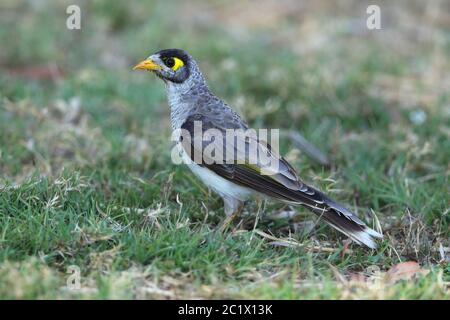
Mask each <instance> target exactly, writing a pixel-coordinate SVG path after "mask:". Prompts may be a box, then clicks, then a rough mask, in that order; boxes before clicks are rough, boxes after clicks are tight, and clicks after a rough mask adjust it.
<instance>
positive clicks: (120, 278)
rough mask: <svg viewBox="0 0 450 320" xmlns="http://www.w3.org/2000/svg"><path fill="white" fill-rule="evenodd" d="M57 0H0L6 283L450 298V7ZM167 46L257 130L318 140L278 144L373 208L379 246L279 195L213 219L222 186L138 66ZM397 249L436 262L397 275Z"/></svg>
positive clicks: (18, 293)
mask: <svg viewBox="0 0 450 320" xmlns="http://www.w3.org/2000/svg"><path fill="white" fill-rule="evenodd" d="M56 3H57V2H54V1H41V2H32V5H29V4H28V2H23V3H21V2H20V1H19V2H17V1H2V4H0V9H1V10H0V17H1V19H0V41H1V43H2V44H3V45H2V50H1V51H0V67H1V69H2V71H1V73H0V297H1V298H13V299H16V298H31V299H36V298H40V299H42V298H75V299H78V298H100V299H103V298H108V299H110V298H139V299H141V298H164V299H165V298H169V299H173V298H275V299H298V298H301V299H304V298H306V299H317V298H327V299H339V298H343V299H361V298H363V299H364V298H375V299H383V298H393V299H408V298H421V299H422V298H423V299H449V298H450V292H449V282H450V265H449V252H448V250H449V249H448V248H449V246H450V244H449V238H450V231H449V225H450V218H449V188H448V176H449V172H450V167H449V159H450V142H449V141H450V139H449V138H450V128H449V124H450V95H449V91H448V88H449V87H450V16H449V14H448V12H449V11H450V10H449V7H448V4H445V3H444V2H442V3H441V4H439V3H438V2H437V1H435V2H430V3H429V4H427V5H426V6H425V4H424V3H422V2H421V1H416V2H411V1H408V2H406V1H404V2H402V1H399V2H396V4H395V5H393V4H390V3H388V2H383V1H380V6H381V8H382V23H383V25H382V27H383V29H382V30H377V31H369V30H367V29H366V28H365V18H366V13H365V10H366V8H367V4H366V3H364V2H363V3H361V2H360V1H358V2H357V1H354V2H352V1H344V2H341V4H340V5H339V6H337V5H335V6H334V7H331V6H330V5H328V4H326V3H325V2H321V1H318V2H316V1H314V2H313V3H310V4H306V3H303V4H301V5H299V4H298V2H297V1H276V2H275V1H274V2H270V1H258V8H257V10H255V7H254V6H255V3H254V2H252V3H250V2H240V1H230V2H228V1H227V2H212V3H211V4H208V5H206V4H205V3H204V2H200V1H190V2H189V3H187V2H183V3H181V2H167V1H166V2H164V3H162V2H159V3H156V2H151V1H146V2H143V3H141V4H137V3H133V5H130V4H129V3H128V2H119V1H117V2H110V1H99V0H98V1H76V0H74V1H69V2H67V3H64V1H61V2H58V3H59V4H56ZM73 3H77V4H79V5H80V7H81V10H82V30H81V31H70V30H67V29H66V28H65V19H66V14H65V9H66V6H67V5H68V4H73ZM296 4H297V5H296ZM18 22H19V23H18ZM168 47H180V48H184V49H186V50H188V51H189V52H191V53H192V55H193V56H194V57H196V58H197V60H198V61H199V63H200V66H201V68H202V70H203V71H204V73H205V74H206V76H207V78H208V81H209V84H210V86H211V88H212V89H213V91H214V92H215V93H216V94H217V95H219V96H220V97H223V98H224V99H225V100H226V101H227V102H229V104H231V105H232V106H234V107H235V109H236V110H237V111H238V112H239V113H241V114H242V115H244V116H245V117H246V119H247V120H248V122H249V123H250V124H251V125H252V126H254V127H257V128H258V127H269V128H282V129H284V130H295V131H297V132H300V133H301V134H302V135H303V136H305V137H306V138H307V139H308V140H309V141H310V142H312V143H314V144H315V145H317V146H318V148H319V149H320V150H321V151H322V152H324V153H325V154H327V155H328V156H329V158H330V159H331V165H330V166H329V167H323V166H320V165H318V164H317V163H315V162H314V161H312V160H311V159H309V158H308V157H306V156H304V155H301V154H300V152H299V150H297V149H295V147H294V146H293V144H292V143H291V141H289V140H287V139H286V140H284V141H283V143H282V151H283V152H282V153H283V154H285V155H286V158H287V159H289V160H290V161H291V163H292V164H293V166H294V167H295V168H296V169H298V171H299V172H300V173H301V175H302V177H303V179H304V180H305V181H307V182H309V183H311V184H313V185H315V186H317V187H320V188H322V189H323V190H325V191H327V192H328V193H330V194H331V195H332V196H333V197H334V198H336V199H339V200H340V201H341V202H343V203H347V204H348V206H349V207H350V208H351V209H352V210H354V211H356V212H357V213H358V215H359V216H360V217H361V218H362V219H363V220H365V221H367V222H368V223H369V224H370V225H374V224H376V223H377V221H379V224H380V225H381V226H382V228H383V231H384V234H385V241H384V242H383V243H382V244H381V246H380V248H379V250H377V251H370V250H366V249H363V248H361V247H358V246H356V245H350V249H351V251H350V250H348V249H345V248H344V244H343V240H344V239H345V238H344V237H342V236H341V235H340V234H338V233H337V232H335V231H333V230H332V229H331V228H329V227H327V226H325V225H324V224H322V223H321V222H318V221H317V220H316V219H315V218H314V217H313V216H312V215H311V214H309V213H308V212H307V211H305V210H303V209H300V208H289V207H286V206H282V205H278V204H272V203H268V204H267V205H266V206H265V207H263V208H262V209H261V210H259V212H260V215H261V218H260V219H259V221H258V223H257V225H256V227H255V228H254V225H255V216H256V212H258V206H257V205H256V204H255V203H249V204H248V205H247V206H246V209H245V211H244V213H243V215H242V216H241V217H240V219H239V220H240V221H238V222H237V223H236V224H235V225H234V226H233V228H232V229H231V230H229V231H228V232H226V233H224V234H221V233H220V232H218V225H219V224H220V222H221V221H222V220H223V216H224V214H223V209H222V203H221V201H220V199H219V198H218V197H217V196H215V195H214V194H211V193H210V192H209V191H208V190H207V189H206V188H205V187H204V186H202V185H201V184H199V183H198V182H197V180H195V178H194V177H193V176H192V174H191V173H190V172H188V171H187V170H186V168H183V167H181V166H176V165H173V164H172V163H171V161H170V141H169V138H170V129H169V117H168V114H169V110H168V107H167V104H166V100H165V96H164V91H163V86H162V84H161V83H160V81H158V80H157V79H156V78H154V77H152V76H149V75H148V74H142V73H133V72H132V71H131V67H132V66H133V64H135V63H136V62H138V61H140V59H142V58H144V57H146V56H147V55H149V54H150V53H153V52H154V51H156V50H158V49H161V48H168ZM286 211H289V212H291V211H294V213H295V214H294V216H293V217H291V218H283V216H284V215H286ZM291 213H292V212H291ZM290 215H291V214H290ZM269 234H270V235H271V236H273V237H275V238H277V240H273V239H271V238H269V236H268V235H269ZM286 240H291V242H293V243H294V244H292V245H289V246H288V245H286V243H287V242H286ZM318 247H325V249H320V248H318ZM402 261H416V262H418V263H419V264H420V266H421V267H422V268H424V269H426V270H429V271H430V272H429V273H428V274H427V275H426V276H420V277H417V279H413V280H409V281H398V282H395V281H392V279H391V280H389V279H388V278H389V273H386V272H387V271H388V270H390V269H391V267H392V266H394V265H396V264H398V263H400V262H402ZM70 266H78V267H79V268H80V271H81V288H80V289H79V290H71V289H69V288H68V287H67V286H66V282H67V279H68V277H69V276H70V273H67V272H68V269H69V268H70ZM374 271H375V272H374Z"/></svg>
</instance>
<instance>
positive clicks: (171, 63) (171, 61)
mask: <svg viewBox="0 0 450 320" xmlns="http://www.w3.org/2000/svg"><path fill="white" fill-rule="evenodd" d="M163 61H164V64H165V65H166V66H168V67H169V68H172V67H173V66H174V65H175V60H174V59H173V58H165V59H164V60H163Z"/></svg>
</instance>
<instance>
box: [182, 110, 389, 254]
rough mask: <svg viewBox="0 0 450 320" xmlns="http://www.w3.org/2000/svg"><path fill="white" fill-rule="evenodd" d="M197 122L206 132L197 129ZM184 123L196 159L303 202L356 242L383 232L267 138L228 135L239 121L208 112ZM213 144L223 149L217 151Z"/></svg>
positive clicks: (252, 185)
mask: <svg viewBox="0 0 450 320" xmlns="http://www.w3.org/2000/svg"><path fill="white" fill-rule="evenodd" d="M199 123H201V132H202V134H198V133H199V130H198V125H199ZM196 125H197V132H196ZM181 128H182V129H183V130H185V131H184V132H185V134H189V137H188V139H185V138H183V140H182V141H181V143H182V146H183V148H184V150H185V152H186V153H187V154H188V155H189V156H190V158H191V159H192V160H193V161H194V162H195V163H196V164H198V165H200V166H204V167H206V168H208V169H210V170H212V171H213V172H215V173H216V174H217V175H219V176H221V177H222V178H225V179H227V180H229V181H232V182H233V183H236V184H239V185H242V186H245V187H247V188H250V189H253V190H256V191H258V192H260V193H261V194H264V195H267V196H270V197H273V198H275V199H278V200H281V201H285V202H289V203H293V204H302V205H305V206H307V207H308V208H309V209H310V210H311V211H313V212H314V213H316V214H317V215H319V216H321V217H322V218H323V219H324V220H325V221H327V222H328V223H330V224H331V225H332V226H333V227H335V228H336V229H338V230H339V231H341V232H343V233H344V234H346V235H348V236H349V237H351V238H353V239H354V240H355V241H357V242H358V243H361V242H362V243H365V244H366V245H368V246H369V247H375V244H374V242H373V240H372V238H371V237H372V236H374V237H381V235H380V234H378V233H377V232H375V231H373V230H371V229H369V228H367V227H366V226H365V224H364V223H363V222H362V221H361V220H360V219H359V218H358V217H357V216H356V215H354V214H353V213H351V212H350V211H349V210H347V209H346V208H344V207H343V206H341V205H339V204H338V203H336V202H334V201H332V200H331V199H329V198H328V197H327V196H325V195H324V194H323V193H322V192H320V191H318V190H316V189H314V188H312V187H309V186H307V185H306V184H305V183H303V182H302V181H301V180H300V179H299V177H298V175H297V173H296V172H295V170H294V169H293V168H292V167H291V165H290V164H289V163H288V162H287V161H286V160H285V159H283V158H282V157H281V156H280V155H278V154H277V153H276V152H275V151H274V150H272V148H271V147H270V145H269V144H267V143H265V142H264V141H261V140H258V138H257V137H255V136H254V135H251V134H250V135H248V134H243V135H242V134H236V135H235V136H234V138H233V139H230V138H229V136H228V138H227V133H226V130H227V129H240V128H239V126H238V124H233V122H232V123H226V124H225V125H224V124H223V122H222V123H218V121H217V120H215V119H214V118H212V117H208V116H207V115H202V114H194V115H191V116H190V117H188V118H187V119H186V121H185V122H184V123H183V125H182V127H181ZM208 132H209V133H210V134H209V135H208ZM196 133H197V134H196ZM212 150H215V151H218V150H219V151H221V152H219V157H218V156H217V155H218V154H217V152H214V153H212V152H211V151H212ZM255 153H257V154H258V155H260V154H261V155H264V157H263V159H262V158H261V157H259V156H258V157H256V156H255ZM230 159H231V160H232V161H230Z"/></svg>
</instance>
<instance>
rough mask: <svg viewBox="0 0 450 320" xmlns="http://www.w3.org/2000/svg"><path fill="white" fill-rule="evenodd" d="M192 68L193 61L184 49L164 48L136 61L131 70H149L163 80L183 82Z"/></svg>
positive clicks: (193, 66)
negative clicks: (138, 61)
mask: <svg viewBox="0 0 450 320" xmlns="http://www.w3.org/2000/svg"><path fill="white" fill-rule="evenodd" d="M193 68H195V62H194V60H193V59H192V58H191V56H190V55H189V54H188V53H187V52H186V51H184V50H181V49H164V50H161V51H158V52H156V53H155V54H152V55H151V56H149V57H148V58H147V59H145V60H143V61H141V62H140V63H138V64H137V65H136V66H135V67H134V68H133V70H146V71H151V72H154V73H155V74H156V75H157V76H158V77H160V78H161V79H163V80H164V81H169V82H173V83H183V82H184V81H186V80H187V79H188V78H189V76H190V74H191V72H192V69H193Z"/></svg>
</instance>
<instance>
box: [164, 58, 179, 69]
mask: <svg viewBox="0 0 450 320" xmlns="http://www.w3.org/2000/svg"><path fill="white" fill-rule="evenodd" d="M163 61H164V64H165V65H166V66H167V67H169V68H171V69H172V70H173V71H177V70H178V69H180V68H181V67H182V66H184V62H183V60H181V59H178V58H176V57H170V58H165V59H163Z"/></svg>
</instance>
